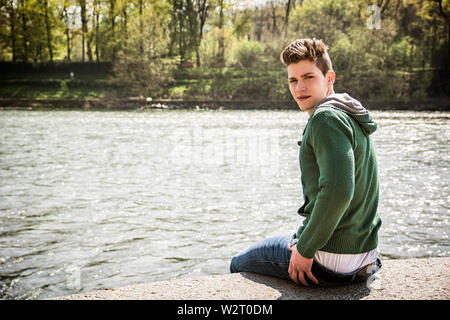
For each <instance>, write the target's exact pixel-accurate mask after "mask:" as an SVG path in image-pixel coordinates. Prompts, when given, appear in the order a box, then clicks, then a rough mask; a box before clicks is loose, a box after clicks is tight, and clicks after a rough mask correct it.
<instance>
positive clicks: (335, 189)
mask: <svg viewBox="0 0 450 320" xmlns="http://www.w3.org/2000/svg"><path fill="white" fill-rule="evenodd" d="M310 121H311V122H310V143H311V145H312V148H313V151H314V155H315V157H316V161H317V165H318V167H319V172H320V174H319V181H318V184H319V186H318V187H319V193H318V195H317V198H316V201H315V204H314V208H313V209H312V212H311V215H310V217H309V220H308V223H307V224H306V225H305V226H304V227H303V230H302V232H301V234H300V236H299V241H298V243H297V250H298V252H300V254H301V255H302V256H303V257H305V258H309V259H312V258H313V257H314V254H315V252H316V251H317V250H319V249H320V248H322V247H324V246H325V244H326V243H327V242H328V240H329V239H330V237H331V236H332V234H333V232H334V230H335V229H336V227H337V225H338V223H339V221H340V219H341V218H342V216H343V215H344V213H345V211H346V209H347V208H348V206H349V204H350V202H351V200H352V198H353V193H354V186H355V161H354V155H353V148H352V146H353V136H352V130H351V127H350V125H349V124H348V123H346V122H345V121H344V120H343V119H341V118H339V117H338V116H336V114H335V113H333V112H330V111H321V112H317V113H316V114H314V115H313V117H312V118H311V119H310Z"/></svg>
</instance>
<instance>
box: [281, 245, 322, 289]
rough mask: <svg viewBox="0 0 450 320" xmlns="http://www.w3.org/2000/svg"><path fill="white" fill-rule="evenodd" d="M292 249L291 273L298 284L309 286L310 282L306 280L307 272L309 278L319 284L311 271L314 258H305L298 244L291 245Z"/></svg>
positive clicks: (290, 248)
mask: <svg viewBox="0 0 450 320" xmlns="http://www.w3.org/2000/svg"><path fill="white" fill-rule="evenodd" d="M289 250H291V252H292V255H291V261H290V263H289V270H288V272H289V275H290V276H291V279H292V280H293V281H294V282H295V283H297V284H300V283H301V284H303V285H304V286H309V284H308V282H306V279H305V274H306V275H307V276H308V278H309V279H311V280H312V281H314V283H316V284H319V281H317V279H316V277H314V275H313V274H312V272H311V267H312V264H313V261H314V259H308V258H304V257H303V256H302V255H301V254H300V252H298V251H297V246H295V245H294V246H292V247H289Z"/></svg>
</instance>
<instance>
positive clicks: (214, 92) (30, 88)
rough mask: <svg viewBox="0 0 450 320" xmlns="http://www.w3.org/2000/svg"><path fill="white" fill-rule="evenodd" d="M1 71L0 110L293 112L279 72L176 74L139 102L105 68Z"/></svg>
mask: <svg viewBox="0 0 450 320" xmlns="http://www.w3.org/2000/svg"><path fill="white" fill-rule="evenodd" d="M0 69H1V71H2V78H1V79H0V107H18V108H28V107H32V108H76V109H78V108H98V109H104V108H112V109H136V108H160V107H161V108H169V107H170V108H198V107H200V108H235V109H236V108H251V109H254V108H287V109H291V108H293V109H295V108H296V105H295V103H294V102H293V101H292V99H291V98H290V93H289V90H288V86H287V84H286V82H285V81H286V79H285V73H284V70H282V69H280V70H264V71H261V70H245V69H238V68H221V69H219V68H192V69H175V70H173V71H172V73H171V76H170V77H169V79H167V81H166V82H165V83H164V86H163V90H162V91H161V92H160V93H159V94H158V95H154V94H152V93H151V92H149V93H148V94H147V96H140V97H137V96H136V93H134V92H133V91H132V89H131V86H130V84H129V83H127V82H125V81H122V80H121V79H118V78H117V77H115V76H114V73H113V71H112V66H111V64H109V63H58V64H55V63H54V64H40V65H33V64H13V63H0ZM347 89H348V88H346V87H345V86H343V85H342V83H339V82H338V83H336V91H337V92H343V91H346V92H349V93H350V94H351V95H352V94H353V93H352V91H351V90H347ZM355 97H358V98H359V99H360V100H361V101H362V102H363V103H364V104H365V105H366V106H367V107H368V108H372V109H384V110H386V109H414V110H450V99H449V98H448V97H433V98H427V97H420V98H417V97H411V96H407V95H403V96H395V97H389V96H376V97H370V96H364V95H361V96H360V95H358V94H355ZM147 98H149V99H147ZM150 98H151V99H150Z"/></svg>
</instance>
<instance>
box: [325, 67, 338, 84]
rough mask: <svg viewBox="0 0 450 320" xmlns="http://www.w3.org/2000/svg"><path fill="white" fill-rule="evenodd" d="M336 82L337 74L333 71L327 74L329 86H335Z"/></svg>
mask: <svg viewBox="0 0 450 320" xmlns="http://www.w3.org/2000/svg"><path fill="white" fill-rule="evenodd" d="M334 80H336V74H335V73H334V71H333V70H330V71H328V72H327V82H328V84H334Z"/></svg>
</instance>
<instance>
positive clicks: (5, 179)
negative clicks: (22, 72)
mask: <svg viewBox="0 0 450 320" xmlns="http://www.w3.org/2000/svg"><path fill="white" fill-rule="evenodd" d="M371 114H372V117H373V118H374V120H375V121H376V122H377V123H378V130H377V131H376V132H375V133H374V134H373V142H374V145H375V148H376V153H377V158H378V167H379V178H380V204H379V213H380V215H381V218H382V220H383V225H382V227H381V229H380V234H379V237H380V239H379V249H380V252H381V259H400V258H413V257H434V256H449V255H450V240H449V235H450V227H449V226H450V223H449V222H450V210H449V209H450V192H449V183H450V169H449V168H450V157H449V155H450V112H409V111H402V112H394V111H372V112H371ZM306 122H307V115H306V114H305V113H302V112H296V111H268V110H264V111H259V110H251V111H249V110H216V111H207V110H196V111H193V110H141V111H63V110H55V111H48V110H47V111H22V110H3V111H0V128H1V130H0V136H1V139H0V181H1V184H0V217H1V225H0V298H2V299H42V298H47V297H53V296H61V295H67V294H72V293H77V292H87V291H92V290H97V289H102V288H112V287H119V286H126V285H131V284H139V283H144V282H151V281H159V280H168V279H176V278H187V277H196V276H201V275H210V274H222V273H228V272H229V271H228V266H229V260H230V258H231V257H232V255H234V254H236V253H237V252H239V251H240V250H242V249H244V248H245V247H246V246H248V245H250V244H252V243H254V242H255V241H257V240H259V239H262V238H264V237H268V236H272V235H280V234H291V233H293V232H294V231H295V230H296V229H297V227H298V226H299V225H300V223H301V219H302V218H301V217H299V216H298V215H297V213H296V212H297V209H298V207H299V206H300V205H301V204H302V193H301V184H300V172H299V165H298V149H299V147H298V145H297V141H298V140H300V139H301V135H302V132H303V128H304V126H305V124H306Z"/></svg>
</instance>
